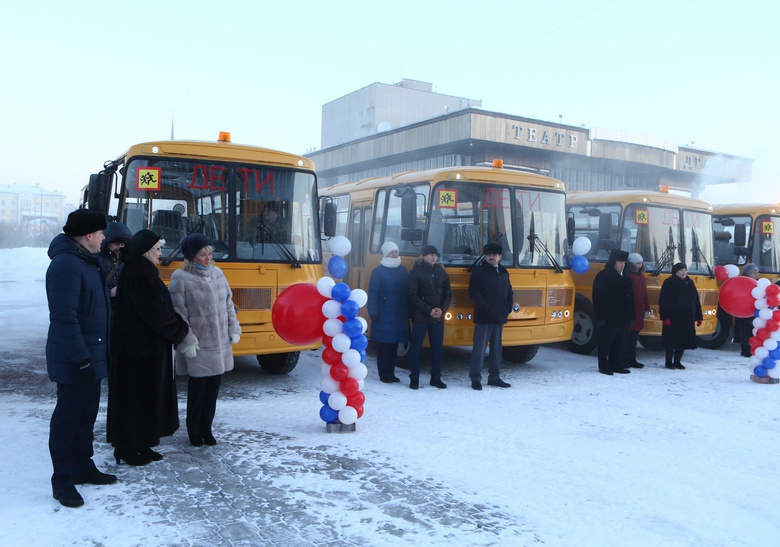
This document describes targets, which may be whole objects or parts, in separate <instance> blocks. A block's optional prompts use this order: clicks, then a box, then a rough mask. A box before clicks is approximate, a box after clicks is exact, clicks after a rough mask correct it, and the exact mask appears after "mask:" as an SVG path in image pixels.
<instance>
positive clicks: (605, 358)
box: [599, 326, 626, 372]
mask: <svg viewBox="0 0 780 547" xmlns="http://www.w3.org/2000/svg"><path fill="white" fill-rule="evenodd" d="M625 338H626V328H625V327H607V326H604V327H601V328H600V329H599V370H603V371H604V372H609V371H615V370H620V369H622V368H623V365H622V363H621V359H622V358H623V344H624V342H625Z"/></svg>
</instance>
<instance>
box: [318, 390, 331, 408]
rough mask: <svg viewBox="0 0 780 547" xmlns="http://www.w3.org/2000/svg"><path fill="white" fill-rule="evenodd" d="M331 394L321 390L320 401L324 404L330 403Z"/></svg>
mask: <svg viewBox="0 0 780 547" xmlns="http://www.w3.org/2000/svg"><path fill="white" fill-rule="evenodd" d="M328 397H329V395H328V394H327V393H325V392H324V391H320V402H321V403H322V404H324V405H326V404H328Z"/></svg>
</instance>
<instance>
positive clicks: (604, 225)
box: [599, 213, 612, 239]
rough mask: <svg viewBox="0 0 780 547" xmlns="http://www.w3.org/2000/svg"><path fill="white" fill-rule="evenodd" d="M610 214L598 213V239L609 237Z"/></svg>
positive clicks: (610, 231)
mask: <svg viewBox="0 0 780 547" xmlns="http://www.w3.org/2000/svg"><path fill="white" fill-rule="evenodd" d="M611 236H612V216H611V215H610V214H609V213H603V214H601V215H599V239H611Z"/></svg>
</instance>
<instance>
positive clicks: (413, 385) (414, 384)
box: [409, 380, 420, 389]
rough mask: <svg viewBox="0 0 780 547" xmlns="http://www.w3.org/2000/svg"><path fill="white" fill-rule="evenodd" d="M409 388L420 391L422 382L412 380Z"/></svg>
mask: <svg viewBox="0 0 780 547" xmlns="http://www.w3.org/2000/svg"><path fill="white" fill-rule="evenodd" d="M409 387H410V388H412V389H420V380H410V381H409Z"/></svg>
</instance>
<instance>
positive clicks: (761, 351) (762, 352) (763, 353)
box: [753, 346, 769, 359]
mask: <svg viewBox="0 0 780 547" xmlns="http://www.w3.org/2000/svg"><path fill="white" fill-rule="evenodd" d="M753 355H754V356H756V357H758V358H759V359H764V357H769V350H768V349H766V348H765V347H764V346H758V347H757V348H756V349H755V350H753Z"/></svg>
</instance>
